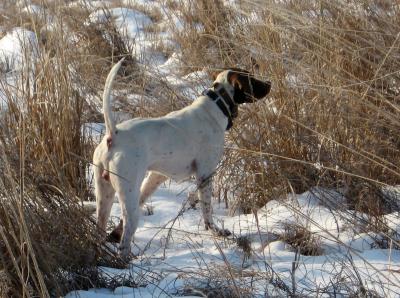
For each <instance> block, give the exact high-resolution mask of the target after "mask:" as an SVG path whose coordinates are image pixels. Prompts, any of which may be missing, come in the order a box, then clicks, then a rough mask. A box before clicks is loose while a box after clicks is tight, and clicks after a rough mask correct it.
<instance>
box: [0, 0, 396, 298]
mask: <svg viewBox="0 0 400 298" xmlns="http://www.w3.org/2000/svg"><path fill="white" fill-rule="evenodd" d="M25 2H29V1H24V3H25ZM161 2H162V1H160V3H161ZM226 2H227V3H228V2H229V3H231V2H232V3H233V2H234V1H226ZM82 3H84V4H85V5H86V6H87V8H88V9H90V11H91V14H90V16H89V18H88V20H87V22H88V23H98V22H104V21H105V20H107V19H108V18H111V19H112V20H113V21H114V22H115V25H116V27H117V29H118V31H119V32H120V34H121V35H122V36H123V37H124V38H125V39H126V40H128V41H132V45H133V53H132V54H133V55H135V57H136V58H137V60H138V61H139V62H140V63H141V64H142V67H143V68H144V69H146V70H147V71H148V72H152V73H155V74H158V75H161V76H163V77H164V78H165V79H166V80H167V81H168V82H169V83H170V84H171V85H172V86H175V87H177V88H181V89H182V88H187V89H188V90H190V91H188V94H189V96H190V97H191V98H193V99H194V98H195V97H196V94H198V93H200V92H201V91H202V90H203V89H202V88H203V86H204V85H207V83H208V78H207V77H206V73H205V72H202V71H199V72H196V73H191V74H189V75H186V76H184V77H180V76H179V72H177V71H176V70H177V69H179V68H180V67H181V65H180V60H179V57H180V52H179V45H177V44H175V41H174V40H173V38H172V35H171V34H170V32H169V29H170V26H172V27H173V29H174V30H182V28H183V25H182V20H180V19H179V18H178V16H176V15H175V14H174V13H171V12H169V11H168V7H167V6H163V5H161V4H160V3H159V2H157V1H151V0H141V1H134V0H125V1H115V2H114V1H83V2H82V1H73V2H71V3H70V4H69V5H70V6H74V5H75V6H77V7H79V5H82ZM115 3H119V4H121V5H122V4H124V3H125V4H136V5H144V6H151V5H154V6H156V7H157V8H158V9H159V11H160V12H161V14H162V16H163V19H162V20H161V21H159V23H157V24H153V21H152V20H151V18H150V16H147V15H146V14H145V13H144V12H143V11H137V10H135V9H134V8H132V7H133V6H131V7H129V8H124V7H116V6H115ZM111 4H114V5H113V6H111ZM106 6H109V7H112V8H110V10H109V11H105V10H104V7H106ZM43 9H44V8H42V7H40V6H38V5H35V6H31V5H29V3H28V4H26V7H25V8H23V10H24V11H25V12H27V13H32V14H37V13H40V12H42V11H43ZM171 16H176V18H173V19H171ZM51 19H52V18H49V20H51ZM48 25H50V26H51V24H48ZM154 25H155V26H158V28H159V30H158V31H157V33H154V32H149V30H146V27H148V26H154ZM199 30H201V28H199ZM160 40H162V41H163V42H164V44H168V45H169V46H172V47H173V48H174V49H175V52H174V53H173V54H172V55H170V56H169V57H168V58H167V57H166V56H165V55H164V54H163V53H161V52H158V51H157V50H156V49H157V43H158V42H159V41H160ZM133 41H134V42H133ZM22 44H24V45H25V46H26V45H29V47H32V49H33V52H34V53H36V51H37V46H36V44H37V40H36V37H35V34H34V33H33V32H30V31H27V30H25V29H24V30H22V29H20V28H15V29H13V30H12V31H10V32H8V33H7V34H5V35H4V37H3V38H2V39H0V64H2V68H3V69H6V70H7V72H9V71H19V70H20V66H21V64H26V61H24V59H26V58H27V57H25V56H24V55H23V53H24V47H23V46H21V45H22ZM35 55H36V54H35ZM29 59H35V57H34V55H33V56H31V57H29ZM198 86H200V87H198ZM196 88H197V89H196ZM4 96H5V95H4V94H2V92H1V90H0V97H1V98H3V97H4ZM92 127H93V126H92ZM96 129H98V131H99V130H100V128H99V126H98V125H97V126H96ZM191 191H194V188H193V185H192V184H191V183H190V182H185V183H181V184H176V183H174V182H168V183H166V184H164V185H163V186H162V187H160V189H159V190H158V191H157V192H156V193H155V194H154V195H153V196H152V198H151V199H150V202H149V206H150V207H151V209H152V210H153V211H154V214H152V215H148V216H145V215H143V216H142V217H141V219H140V221H139V228H138V230H137V232H136V234H135V241H134V245H133V248H132V251H133V253H134V254H135V255H137V258H136V259H133V260H132V261H131V262H130V264H129V266H128V268H126V269H115V268H106V267H101V268H100V269H101V271H102V272H103V274H104V276H107V277H109V278H113V277H115V276H119V277H120V276H125V277H126V279H127V280H131V281H132V280H133V281H135V283H137V284H139V285H140V287H128V286H126V287H118V288H116V289H90V290H88V291H84V290H80V291H75V292H71V293H69V294H68V295H67V297H69V298H73V297H82V298H84V297H90V298H101V297H167V296H171V297H174V296H182V295H185V296H190V295H195V296H198V294H199V293H200V292H199V291H200V290H203V291H206V290H207V289H214V290H216V289H217V290H218V289H219V290H220V291H222V292H223V293H225V294H226V297H229V296H230V294H229V293H232V294H238V293H241V294H243V293H245V292H248V293H251V294H253V295H254V296H260V297H261V296H263V297H264V296H287V295H289V294H292V295H300V296H303V295H304V296H326V297H329V296H335V295H337V296H339V297H341V296H343V297H344V296H347V294H348V293H349V292H353V293H359V294H362V291H363V290H366V291H370V292H369V293H376V294H378V295H379V296H384V297H398V296H400V286H399V285H400V250H398V249H394V248H395V247H397V248H398V247H399V245H397V244H396V243H387V245H386V246H385V245H381V246H379V245H378V244H379V243H377V241H376V239H380V238H381V239H382V243H383V242H384V240H385V239H386V238H385V235H379V234H374V233H371V232H367V230H366V228H365V226H366V225H367V224H368V217H367V216H366V215H365V214H358V213H354V212H351V211H349V210H345V209H343V210H339V209H338V208H337V205H340V204H338V202H345V198H344V197H343V196H342V195H340V194H339V193H337V192H334V191H332V190H326V189H318V188H316V189H313V190H310V191H309V192H306V193H304V194H301V195H291V194H289V195H288V196H287V198H279V200H278V198H277V200H274V201H271V202H269V203H268V204H267V205H266V206H264V207H263V208H262V209H260V210H259V211H258V213H257V214H256V215H254V214H251V215H245V214H238V215H235V216H228V214H227V210H226V209H225V208H224V204H222V203H221V204H218V203H217V202H215V203H214V217H215V219H216V220H217V221H218V222H219V223H220V224H221V225H223V226H224V227H225V228H228V229H230V230H231V231H232V232H233V236H231V237H229V238H226V239H224V238H219V237H214V236H213V235H212V234H211V232H209V231H205V230H204V227H203V224H202V219H201V212H200V211H199V210H198V208H192V207H190V204H189V203H188V199H187V198H188V195H189V193H190V192H191ZM396 200H399V196H397V197H396ZM332 201H334V202H335V204H332ZM119 216H120V210H119V206H118V203H117V202H116V203H115V204H114V206H113V209H112V220H113V221H114V222H115V223H118V221H119ZM355 219H357V220H355ZM385 219H386V221H387V223H388V226H389V227H390V228H391V229H392V232H393V231H396V232H397V233H400V215H399V214H398V213H393V214H389V215H387V216H386V218H385ZM299 226H300V227H303V228H306V229H307V230H308V231H310V232H311V234H312V237H313V239H314V243H315V244H316V247H317V248H318V252H319V253H318V255H317V256H309V255H302V254H299V252H298V251H296V250H295V249H293V247H292V246H291V245H290V244H289V243H288V242H287V238H285V235H287V234H290V233H291V232H292V231H293V230H295V229H296V227H299ZM392 239H393V237H392ZM397 240H400V239H397ZM379 247H387V248H385V249H381V248H379ZM131 284H132V283H131ZM196 291H197V292H196ZM229 291H231V292H229ZM196 293H197V294H196ZM203 293H205V292H203Z"/></svg>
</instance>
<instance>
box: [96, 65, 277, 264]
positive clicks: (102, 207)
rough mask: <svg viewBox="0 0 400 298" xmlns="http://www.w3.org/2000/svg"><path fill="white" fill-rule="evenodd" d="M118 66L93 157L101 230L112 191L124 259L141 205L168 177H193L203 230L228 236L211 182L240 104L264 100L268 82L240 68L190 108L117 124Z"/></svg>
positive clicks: (221, 75) (219, 77)
mask: <svg viewBox="0 0 400 298" xmlns="http://www.w3.org/2000/svg"><path fill="white" fill-rule="evenodd" d="M121 63H122V60H121V61H119V62H118V63H117V64H116V65H114V67H113V68H112V69H111V71H110V73H109V75H108V77H107V80H106V83H105V88H104V94H103V112H104V120H105V125H106V134H105V136H104V139H103V140H102V142H101V143H100V144H99V145H98V146H97V148H96V150H95V152H94V157H93V163H94V165H95V173H94V177H95V192H96V205H97V222H98V226H99V228H100V229H101V230H102V231H104V230H105V228H106V223H107V220H108V217H109V215H110V210H111V205H112V203H113V199H114V194H115V192H116V193H117V195H118V199H119V202H120V205H121V210H122V220H121V222H120V226H119V227H117V228H116V230H114V232H113V234H114V236H115V235H117V237H116V238H117V239H118V238H121V242H120V253H121V256H123V257H127V256H128V255H129V253H130V243H131V240H132V236H133V234H134V233H135V231H136V228H137V223H138V219H139V213H140V212H139V211H140V206H141V205H142V204H143V203H144V202H145V201H146V199H147V198H148V197H149V196H150V195H151V194H152V193H153V192H154V191H155V190H156V189H157V187H158V186H159V185H160V184H161V183H163V182H164V181H165V180H166V179H167V178H168V177H169V178H172V179H174V180H178V181H179V180H182V179H184V178H187V177H190V176H194V177H195V178H196V183H197V186H198V194H199V199H200V203H201V208H202V213H203V219H204V225H205V229H206V230H208V229H211V230H212V231H213V232H216V233H217V234H219V235H223V236H226V235H229V234H230V232H229V231H228V230H224V229H221V228H219V227H218V226H217V225H216V224H215V223H214V221H213V218H212V209H211V195H212V184H211V180H212V179H211V178H212V175H213V173H214V171H215V168H216V167H217V165H218V162H219V161H220V159H221V156H222V153H223V149H224V133H225V130H227V129H229V128H230V126H231V125H232V120H233V119H234V118H235V117H236V115H237V110H238V105H239V104H241V103H249V102H253V101H254V100H256V99H261V98H263V97H264V96H266V95H267V94H268V93H269V91H270V88H271V83H270V82H262V81H259V80H257V79H255V78H254V77H252V76H251V75H250V74H249V73H248V72H245V71H242V70H239V69H230V70H225V71H222V72H221V73H219V74H218V75H217V76H216V77H215V81H214V83H213V86H212V87H211V88H210V89H208V90H206V91H205V92H204V94H203V95H202V96H200V97H199V98H197V99H196V100H195V101H194V102H193V103H192V104H191V105H190V106H187V107H185V108H183V109H182V110H179V111H176V112H172V113H169V114H168V115H166V116H164V117H160V118H154V119H132V120H128V121H125V122H122V123H120V124H118V125H116V123H115V121H114V119H113V117H112V115H111V106H110V92H111V88H112V84H113V80H114V77H115V76H116V74H117V72H118V69H119V68H120V66H121ZM147 172H149V174H148V176H147V177H146V178H145V175H146V173H147ZM121 232H122V235H120V233H121ZM118 234H119V235H118ZM118 240H119V239H118Z"/></svg>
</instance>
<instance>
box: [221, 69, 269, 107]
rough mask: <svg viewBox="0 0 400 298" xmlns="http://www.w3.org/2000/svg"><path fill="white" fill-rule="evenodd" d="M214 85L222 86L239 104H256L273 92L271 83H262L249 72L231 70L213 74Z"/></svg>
mask: <svg viewBox="0 0 400 298" xmlns="http://www.w3.org/2000/svg"><path fill="white" fill-rule="evenodd" d="M213 79H214V85H215V84H222V85H223V86H224V88H225V89H226V90H227V91H228V92H229V93H230V94H231V95H232V97H233V100H234V101H235V102H236V103H237V104H242V103H251V102H255V101H257V100H259V99H261V98H263V97H265V96H266V95H267V94H268V93H269V91H270V90H271V82H269V81H266V82H263V81H260V80H258V79H256V78H254V76H253V75H251V74H250V73H249V72H248V71H246V70H242V69H239V68H230V69H227V70H224V71H222V72H218V73H214V74H213Z"/></svg>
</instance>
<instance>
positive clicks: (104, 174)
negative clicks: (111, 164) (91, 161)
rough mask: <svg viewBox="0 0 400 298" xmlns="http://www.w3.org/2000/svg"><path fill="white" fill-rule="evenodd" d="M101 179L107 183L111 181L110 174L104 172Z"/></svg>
mask: <svg viewBox="0 0 400 298" xmlns="http://www.w3.org/2000/svg"><path fill="white" fill-rule="evenodd" d="M101 177H102V178H103V179H104V180H106V181H110V174H109V173H108V171H107V170H103V173H102V174H101Z"/></svg>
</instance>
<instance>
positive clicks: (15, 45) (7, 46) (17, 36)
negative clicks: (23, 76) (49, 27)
mask: <svg viewBox="0 0 400 298" xmlns="http://www.w3.org/2000/svg"><path fill="white" fill-rule="evenodd" d="M38 49H39V47H38V41H37V38H36V35H35V33H34V32H32V31H29V30H26V29H23V28H14V29H13V30H12V31H11V32H8V33H7V34H6V35H5V36H4V37H3V38H2V39H0V68H1V69H2V70H3V72H10V71H14V70H21V69H22V68H23V67H24V66H26V65H27V63H30V61H31V60H33V59H35V58H36V57H37V56H38Z"/></svg>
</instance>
